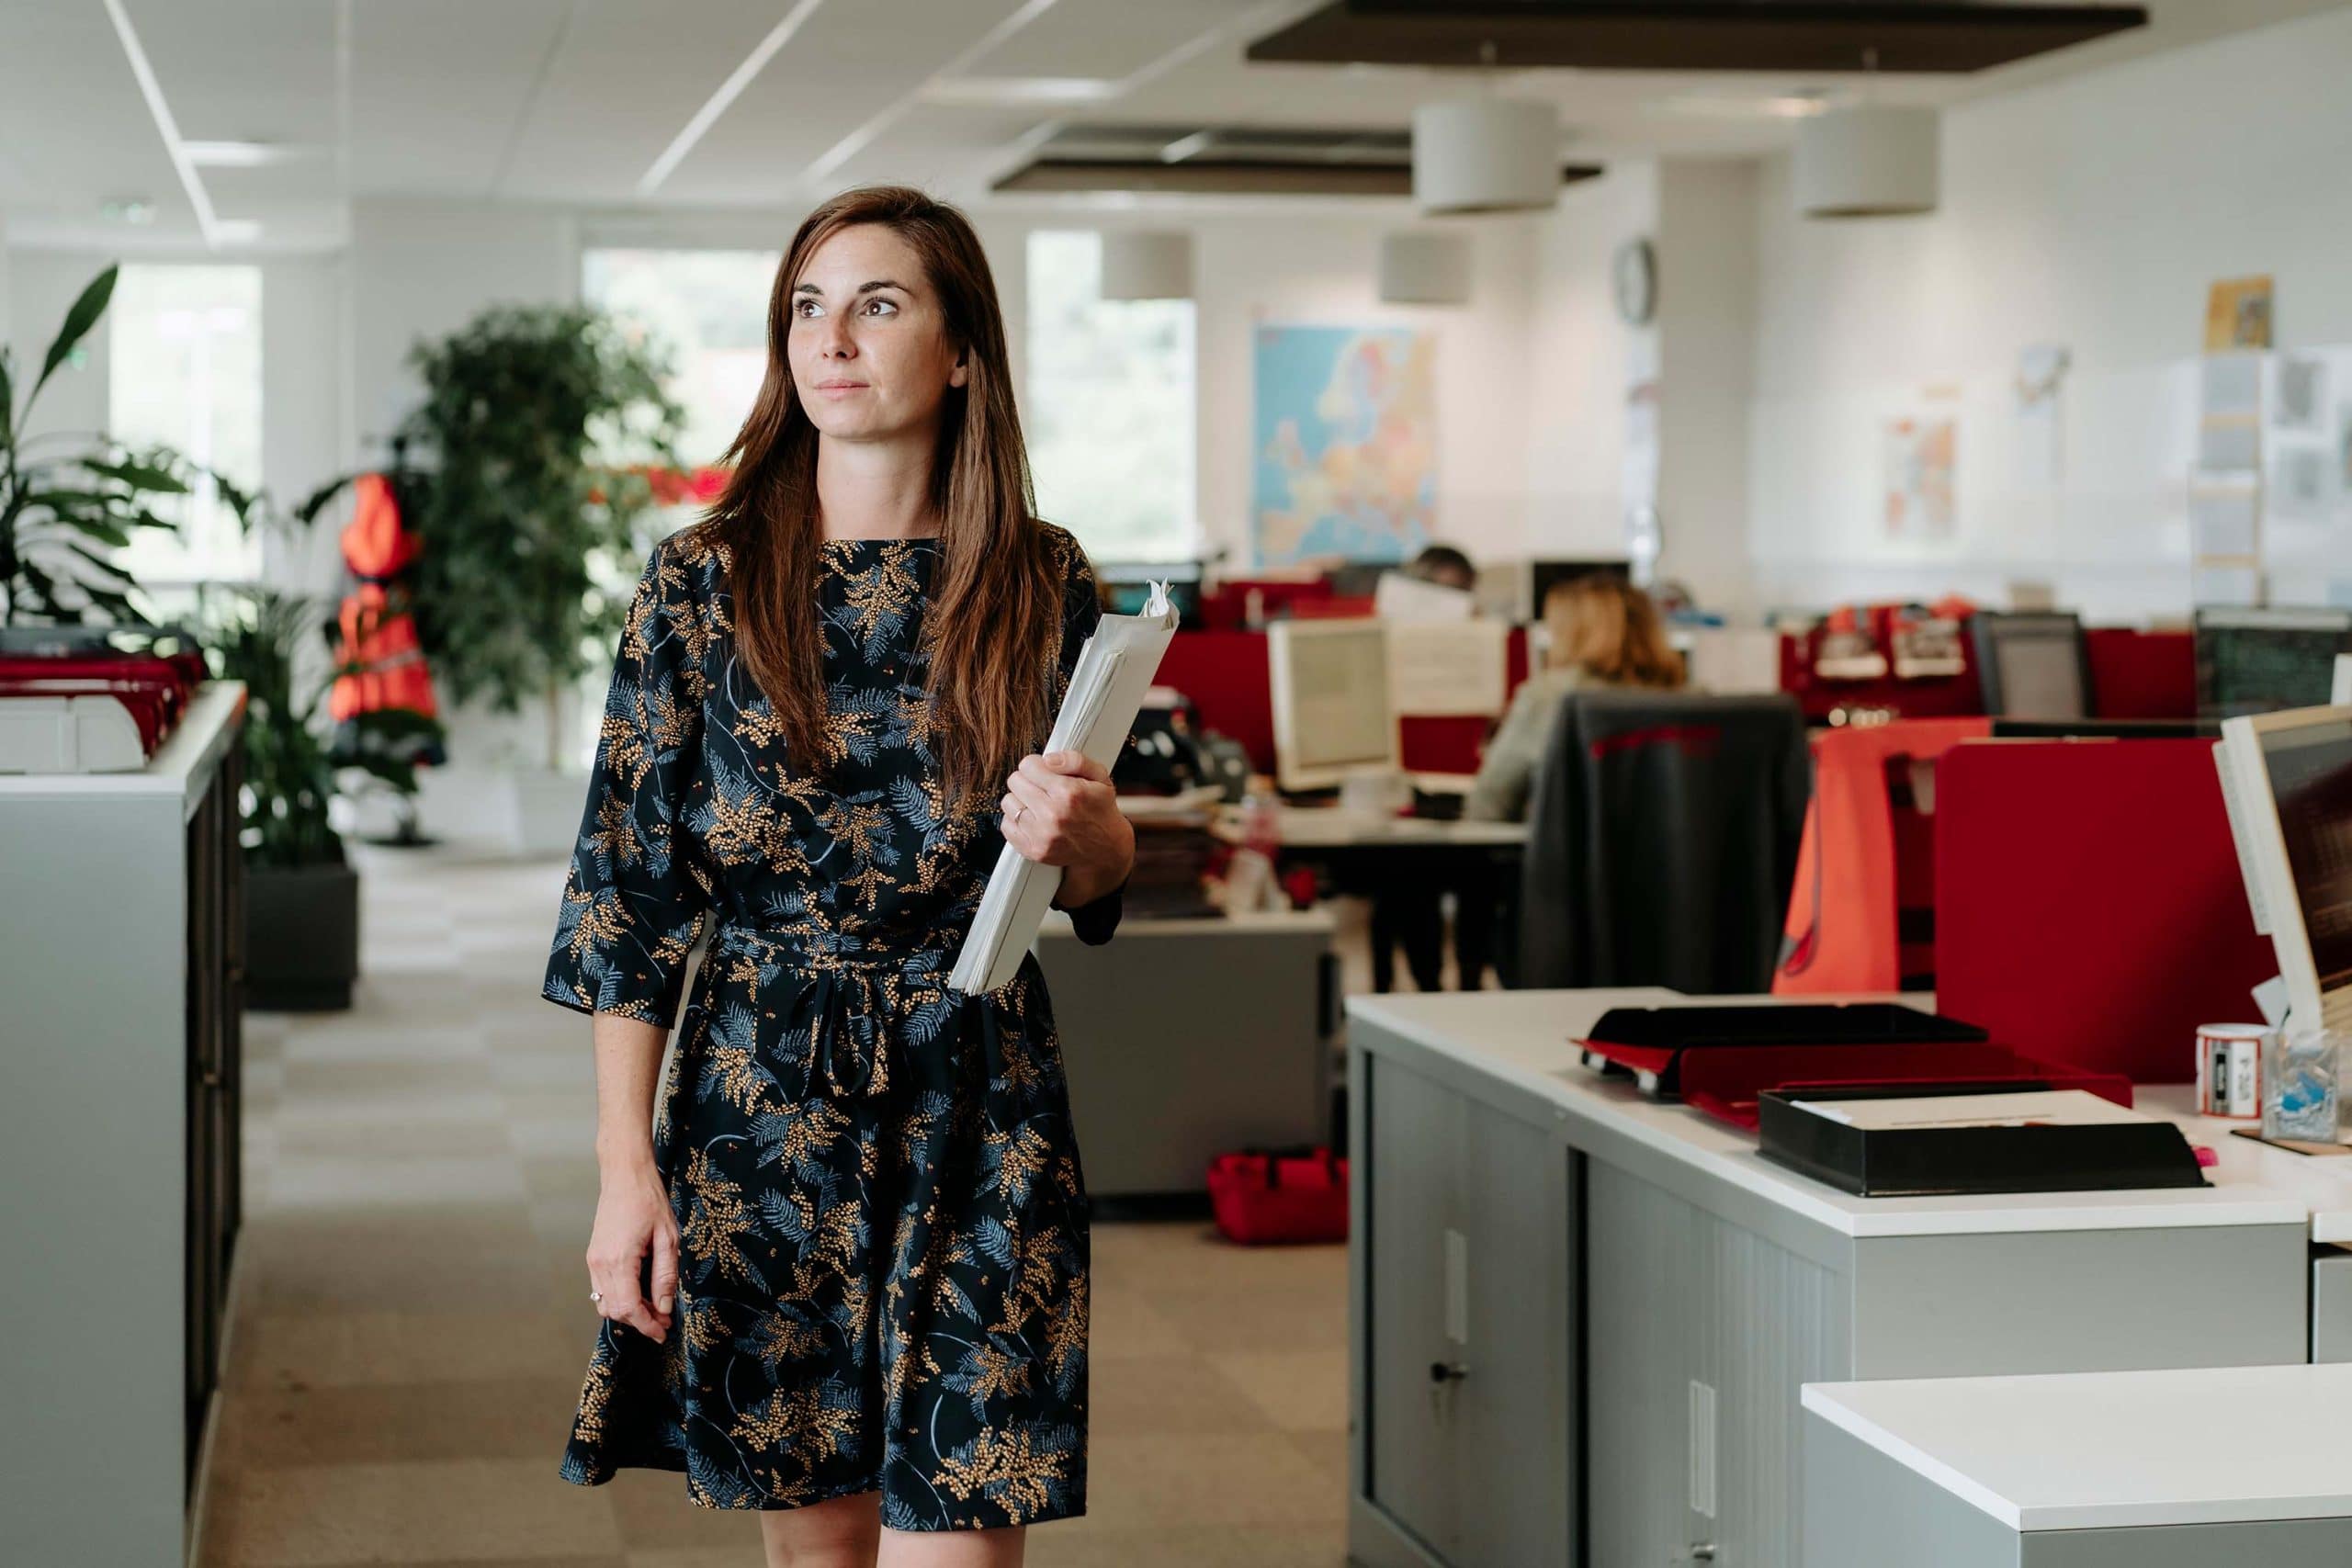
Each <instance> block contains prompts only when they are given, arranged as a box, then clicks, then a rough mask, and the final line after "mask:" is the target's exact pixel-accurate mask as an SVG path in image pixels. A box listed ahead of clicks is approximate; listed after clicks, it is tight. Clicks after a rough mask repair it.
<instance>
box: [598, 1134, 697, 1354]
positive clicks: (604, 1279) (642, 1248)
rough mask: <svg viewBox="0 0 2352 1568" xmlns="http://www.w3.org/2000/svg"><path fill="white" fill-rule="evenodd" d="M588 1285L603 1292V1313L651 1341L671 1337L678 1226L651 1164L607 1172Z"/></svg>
mask: <svg viewBox="0 0 2352 1568" xmlns="http://www.w3.org/2000/svg"><path fill="white" fill-rule="evenodd" d="M648 1252H650V1253H651V1254H652V1257H653V1281H652V1282H653V1289H652V1292H651V1299H650V1300H648V1299H647V1296H646V1293H645V1292H644V1291H643V1289H642V1288H641V1287H640V1285H639V1280H641V1279H642V1278H643V1277H644V1276H643V1273H642V1269H643V1266H644V1262H645V1258H646V1254H647V1253H648ZM588 1280H589V1283H590V1284H591V1285H593V1286H594V1288H595V1289H596V1290H599V1291H602V1292H604V1296H605V1299H604V1300H603V1301H601V1302H599V1303H597V1304H596V1310H597V1311H598V1312H601V1313H602V1314H605V1316H606V1317H608V1318H611V1319H613V1320H614V1321H615V1322H616V1323H625V1324H627V1325H629V1326H630V1327H631V1328H634V1329H636V1330H637V1331H638V1332H639V1334H642V1335H644V1336H645V1337H647V1338H648V1339H654V1340H660V1339H665V1338H667V1337H669V1334H670V1324H671V1320H672V1316H673V1310H674V1308H675V1306H676V1304H677V1293H678V1221H677V1216H676V1215H675V1214H673V1213H671V1210H670V1196H669V1194H668V1193H667V1192H666V1191H664V1190H662V1174H661V1172H660V1171H659V1170H657V1169H656V1168H654V1165H653V1162H652V1161H651V1160H650V1158H649V1159H646V1160H644V1161H641V1162H633V1163H632V1164H630V1165H629V1166H628V1168H626V1169H622V1170H618V1171H615V1170H611V1169H607V1170H606V1171H605V1182H604V1188H603V1190H602V1191H601V1192H600V1193H599V1194H598V1196H597V1199H596V1224H595V1228H594V1230H593V1231H592V1232H591V1233H590V1235H589V1237H588Z"/></svg>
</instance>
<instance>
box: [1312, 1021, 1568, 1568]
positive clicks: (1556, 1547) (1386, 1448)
mask: <svg viewBox="0 0 2352 1568" xmlns="http://www.w3.org/2000/svg"><path fill="white" fill-rule="evenodd" d="M1364 1079H1365V1081H1364V1082H1363V1084H1362V1085H1361V1086H1360V1087H1359V1088H1358V1089H1355V1090H1354V1091H1352V1092H1351V1101H1357V1100H1360V1102H1361V1106H1362V1113H1361V1117H1360V1120H1359V1124H1358V1128H1357V1130H1356V1132H1355V1134H1354V1135H1355V1136H1356V1137H1358V1138H1361V1139H1362V1140H1363V1143H1362V1144H1360V1145H1357V1146H1358V1147H1359V1148H1366V1149H1367V1152H1368V1153H1369V1154H1370V1155H1371V1157H1370V1158H1364V1159H1360V1161H1359V1163H1357V1164H1356V1165H1355V1167H1354V1168H1356V1169H1359V1170H1362V1171H1364V1172H1366V1173H1367V1185H1366V1187H1365V1189H1364V1190H1363V1193H1362V1203H1361V1207H1362V1210H1363V1215H1362V1222H1361V1223H1363V1225H1364V1227H1365V1228H1364V1231H1363V1265H1364V1268H1363V1274H1362V1277H1361V1288H1362V1290H1363V1293H1364V1298H1365V1299H1364V1302H1363V1311H1362V1312H1361V1313H1360V1314H1357V1320H1358V1321H1359V1323H1360V1324H1361V1338H1360V1341H1359V1343H1357V1344H1355V1345H1353V1346H1351V1351H1352V1353H1353V1354H1354V1355H1355V1356H1356V1358H1357V1361H1358V1371H1359V1373H1360V1375H1361V1376H1363V1378H1364V1379H1365V1380H1366V1385H1367V1386H1366V1391H1365V1392H1366V1393H1367V1395H1368V1397H1367V1398H1366V1399H1365V1400H1364V1401H1363V1403H1361V1404H1359V1405H1358V1408H1359V1409H1360V1410H1362V1411H1363V1412H1364V1413H1365V1416H1366V1420H1365V1422H1364V1423H1363V1424H1360V1427H1359V1429H1358V1431H1357V1432H1356V1434H1355V1438H1356V1441H1357V1443H1358V1445H1359V1458H1360V1461H1361V1462H1362V1465H1363V1476H1364V1484H1363V1487H1362V1488H1361V1491H1360V1495H1363V1496H1364V1497H1366V1498H1368V1500H1369V1502H1370V1504H1371V1505H1372V1506H1374V1507H1377V1508H1379V1509H1380V1510H1382V1511H1383V1512H1384V1513H1385V1514H1386V1515H1387V1516H1388V1517H1389V1519H1390V1521H1391V1522H1392V1523H1393V1524H1394V1525H1395V1526H1396V1527H1397V1528H1398V1529H1401V1530H1402V1531H1404V1532H1405V1533H1406V1534H1407V1535H1408V1536H1409V1537H1410V1538H1411V1540H1413V1541H1414V1542H1416V1543H1417V1544H1418V1545H1419V1548H1420V1549H1421V1550H1422V1551H1425V1552H1427V1553H1428V1554H1430V1556H1432V1557H1434V1558H1436V1559H1437V1560H1439V1561H1441V1562H1449V1563H1460V1564H1465V1565H1466V1564H1474V1563H1530V1564H1541V1563H1565V1562H1568V1561H1569V1558H1570V1556H1571V1554H1572V1552H1573V1550H1574V1541H1575V1518H1574V1500H1575V1495H1576V1454H1575V1446H1574V1439H1575V1429H1574V1423H1573V1421H1572V1420H1571V1419H1570V1418H1569V1413H1570V1412H1571V1411H1573V1409H1574V1408H1575V1404H1574V1401H1573V1398H1572V1391H1571V1378H1572V1376H1573V1372H1574V1368H1575V1365H1576V1350H1577V1324H1576V1292H1575V1289H1574V1285H1575V1280H1574V1278H1573V1269H1574V1257H1575V1248H1574V1247H1572V1246H1570V1245H1568V1237H1569V1235H1570V1227H1571V1225H1572V1223H1573V1216H1574V1214H1575V1213H1576V1209H1577V1203H1576V1191H1575V1186H1576V1180H1577V1167H1576V1164H1575V1162H1574V1159H1573V1156H1571V1155H1570V1153H1569V1150H1568V1148H1567V1146H1566V1144H1564V1143H1563V1142H1562V1141H1561V1140H1560V1139H1559V1137H1558V1136H1557V1135H1556V1134H1555V1133H1554V1132H1553V1131H1552V1130H1551V1129H1550V1128H1548V1127H1545V1126H1541V1125H1537V1124H1535V1123H1532V1122H1526V1121H1523V1120H1521V1119H1520V1118H1518V1117H1516V1116H1512V1115H1510V1114H1509V1113H1508V1112H1505V1111H1500V1110H1498V1109H1496V1108H1494V1107H1492V1106H1490V1105H1487V1104H1486V1103H1483V1102H1481V1101H1479V1100H1474V1099H1472V1098H1470V1097H1468V1096H1466V1095H1464V1094H1462V1093H1460V1092H1458V1091H1456V1090H1454V1089H1450V1088H1448V1087H1446V1086H1445V1085H1443V1084H1441V1083H1438V1082H1436V1081H1434V1080H1432V1079H1430V1078H1428V1077H1421V1076H1420V1075H1419V1074H1416V1073H1414V1072H1412V1071H1410V1070H1409V1069H1406V1068H1402V1067H1398V1066H1393V1065H1392V1064H1390V1063H1388V1062H1385V1061H1380V1062H1376V1063H1373V1064H1370V1065H1369V1067H1368V1070H1367V1071H1366V1072H1365V1075H1364ZM1367 1146H1368V1147H1367ZM1389 1154H1393V1156H1394V1157H1383V1156H1384V1155H1389ZM1498 1455H1508V1456H1510V1457H1509V1461H1508V1462H1506V1463H1498V1462H1496V1456H1498Z"/></svg>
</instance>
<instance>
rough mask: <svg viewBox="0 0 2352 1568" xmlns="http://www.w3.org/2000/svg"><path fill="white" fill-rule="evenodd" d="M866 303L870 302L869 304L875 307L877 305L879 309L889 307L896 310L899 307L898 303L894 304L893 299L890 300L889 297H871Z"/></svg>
mask: <svg viewBox="0 0 2352 1568" xmlns="http://www.w3.org/2000/svg"><path fill="white" fill-rule="evenodd" d="M866 303H867V304H869V305H872V306H875V307H876V308H877V309H878V308H888V309H889V310H897V309H898V308H899V307H898V306H897V305H895V304H893V303H892V302H891V301H889V300H888V299H869V300H867V301H866Z"/></svg>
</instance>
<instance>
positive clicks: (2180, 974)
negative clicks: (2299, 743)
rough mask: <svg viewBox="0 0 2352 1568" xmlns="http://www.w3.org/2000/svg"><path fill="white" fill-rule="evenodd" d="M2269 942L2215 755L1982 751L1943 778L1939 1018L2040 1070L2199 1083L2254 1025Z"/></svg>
mask: <svg viewBox="0 0 2352 1568" xmlns="http://www.w3.org/2000/svg"><path fill="white" fill-rule="evenodd" d="M2277 968H2278V964H2277V963H2276V962H2275V960H2274V957H2273V955H2272V953H2271V948H2270V942H2269V939H2268V938H2267V937H2262V936H2257V935H2256V934H2255V930H2254V919H2253V917H2252V915H2251V914H2249V913H2248V911H2247V908H2246V901H2245V886H2244V884H2243V882H2242V881H2241V880H2240V878H2239V874H2238V861H2237V851H2236V848H2235V846H2234V844H2233V842H2232V840H2231V838H2230V826H2229V818H2228V816H2227V815H2226V813H2225V811H2224V808H2223V807H2222V787H2221V782H2220V780H2219V778H2218V777H2217V775H2216V774H2215V773H2214V770H2213V756H2212V744H2211V742H2210V741H2205V740H1977V741H1969V742H1966V743H1964V744H1962V745H1959V746H1955V747H1953V748H1952V749H1951V750H1950V751H1947V752H1946V753H1945V754H1944V757H1943V760H1942V761H1940V762H1939V764H1938V766H1937V769H1936V1010H1937V1011H1939V1012H1941V1013H1943V1014H1945V1015H1947V1016H1949V1017H1951V1018H1958V1019H1962V1020H1965V1021H1968V1022H1970V1023H1974V1024H1979V1025H1982V1026H1983V1027H1984V1028H1985V1029H1986V1030H1989V1031H1990V1032H1992V1036H1993V1038H1994V1039H1995V1040H1996V1041H1998V1042H1999V1043H2002V1044H2004V1045H2008V1046H2012V1047H2014V1048H2015V1049H2017V1050H2019V1051H2022V1052H2025V1053H2027V1054H2029V1055H2034V1056H2038V1057H2041V1058H2043V1059H2045V1060H2049V1061H2054V1062H2066V1063H2072V1064H2074V1065H2075V1066H2083V1067H2089V1068H2094V1069H2098V1070H2104V1071H2113V1072H2121V1073H2126V1074H2129V1075H2130V1076H2131V1077H2132V1079H2133V1080H2135V1081H2136V1082H2140V1083H2183V1082H2187V1081H2188V1079H2189V1078H2191V1077H2194V1076H2195V1071H2194V1067H2195V1046H2194V1042H2195V1038H2196V1032H2197V1026H2198V1025H2199V1024H2200V1023H2221V1022H2233V1021H2245V1020H2247V1019H2251V1018H2254V1017H2256V1016H2257V1015H2256V1010H2255V1005H2254V1000H2253V998H2252V997H2251V996H2249V995H2248V992H2249V991H2250V989H2251V988H2252V987H2254V986H2255V985H2256V983H2258V982H2259V981H2261V980H2263V979H2265V978H2267V976H2270V975H2271V974H2273V973H2274V972H2275V971H2276V970H2277Z"/></svg>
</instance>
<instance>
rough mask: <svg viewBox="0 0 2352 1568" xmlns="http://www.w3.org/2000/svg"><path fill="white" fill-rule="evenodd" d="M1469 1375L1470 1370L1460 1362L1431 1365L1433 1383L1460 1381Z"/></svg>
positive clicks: (1434, 1362)
mask: <svg viewBox="0 0 2352 1568" xmlns="http://www.w3.org/2000/svg"><path fill="white" fill-rule="evenodd" d="M1469 1375H1470V1369H1469V1368H1468V1367H1467V1366H1465V1365H1464V1364H1463V1363H1462V1362H1460V1361H1431V1362H1430V1382H1448V1381H1450V1380H1451V1381H1459V1380H1460V1379H1463V1378H1466V1377H1468V1376H1469Z"/></svg>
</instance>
